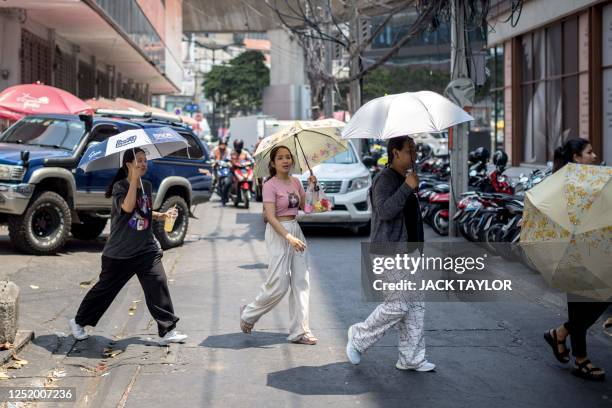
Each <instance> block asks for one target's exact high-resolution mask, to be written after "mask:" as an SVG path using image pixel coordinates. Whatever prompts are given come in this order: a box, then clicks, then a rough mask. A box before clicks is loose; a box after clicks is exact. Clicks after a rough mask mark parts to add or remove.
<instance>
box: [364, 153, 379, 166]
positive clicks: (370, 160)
mask: <svg viewBox="0 0 612 408" xmlns="http://www.w3.org/2000/svg"><path fill="white" fill-rule="evenodd" d="M361 161H362V162H363V164H364V166H366V167H373V166H376V160H374V158H373V157H372V156H363V159H362V160H361Z"/></svg>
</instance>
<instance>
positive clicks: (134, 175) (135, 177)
mask: <svg viewBox="0 0 612 408" xmlns="http://www.w3.org/2000/svg"><path fill="white" fill-rule="evenodd" d="M126 165H127V168H128V180H129V181H130V183H138V182H139V181H140V169H139V168H138V164H137V163H136V160H134V161H132V162H127V163H126Z"/></svg>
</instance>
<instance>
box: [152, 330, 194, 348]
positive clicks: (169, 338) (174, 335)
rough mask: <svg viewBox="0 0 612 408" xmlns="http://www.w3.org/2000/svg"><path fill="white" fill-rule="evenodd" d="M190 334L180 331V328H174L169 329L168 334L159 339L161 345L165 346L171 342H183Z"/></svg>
mask: <svg viewBox="0 0 612 408" xmlns="http://www.w3.org/2000/svg"><path fill="white" fill-rule="evenodd" d="M187 337H188V336H187V335H186V334H183V333H181V332H179V331H178V330H176V329H174V330H171V331H169V332H168V333H166V335H165V336H164V337H160V339H159V345H160V346H165V345H168V344H170V343H182V342H184V341H185V339H186V338H187Z"/></svg>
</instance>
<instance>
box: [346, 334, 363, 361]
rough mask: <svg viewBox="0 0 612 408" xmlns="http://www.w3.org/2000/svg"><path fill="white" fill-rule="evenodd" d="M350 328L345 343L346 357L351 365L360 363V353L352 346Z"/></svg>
mask: <svg viewBox="0 0 612 408" xmlns="http://www.w3.org/2000/svg"><path fill="white" fill-rule="evenodd" d="M351 329H352V328H351V327H349V329H348V341H347V342H346V356H347V357H348V359H349V361H350V362H351V364H355V365H356V364H359V363H360V362H361V353H360V352H359V350H357V349H356V348H355V346H354V345H353V333H352V330H351Z"/></svg>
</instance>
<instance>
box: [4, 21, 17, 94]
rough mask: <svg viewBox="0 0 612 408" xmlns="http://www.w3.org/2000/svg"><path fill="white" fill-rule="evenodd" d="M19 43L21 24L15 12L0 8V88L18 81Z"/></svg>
mask: <svg viewBox="0 0 612 408" xmlns="http://www.w3.org/2000/svg"><path fill="white" fill-rule="evenodd" d="M20 44H21V24H20V23H19V20H18V18H17V13H16V12H14V11H9V10H0V90H2V89H4V88H8V87H9V86H13V85H16V84H18V83H19V82H20V79H21V67H20V65H19V58H18V57H19V46H20Z"/></svg>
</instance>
